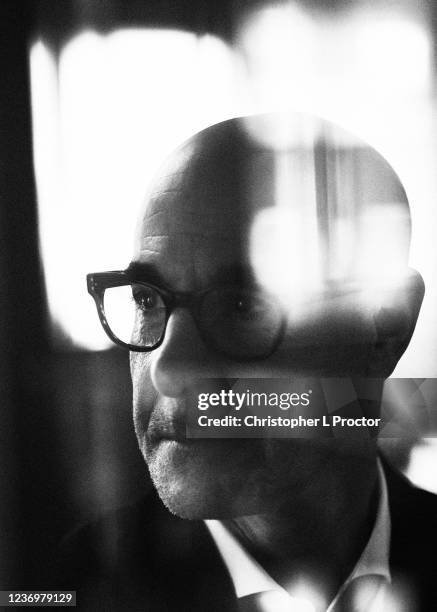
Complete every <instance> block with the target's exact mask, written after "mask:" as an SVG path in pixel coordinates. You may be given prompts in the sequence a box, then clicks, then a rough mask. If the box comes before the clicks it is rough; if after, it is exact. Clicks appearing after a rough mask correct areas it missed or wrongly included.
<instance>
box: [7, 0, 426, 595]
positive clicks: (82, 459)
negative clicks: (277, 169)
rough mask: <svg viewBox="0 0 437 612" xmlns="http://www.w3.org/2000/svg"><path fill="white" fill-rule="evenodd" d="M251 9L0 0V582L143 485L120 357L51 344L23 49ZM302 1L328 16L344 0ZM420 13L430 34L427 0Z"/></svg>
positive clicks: (21, 580)
mask: <svg viewBox="0 0 437 612" xmlns="http://www.w3.org/2000/svg"><path fill="white" fill-rule="evenodd" d="M254 4H262V3H261V2H256V3H255V2H249V1H246V2H230V1H221V2H216V1H206V0H204V1H202V0H196V1H193V0H191V1H190V0H186V1H182V0H160V1H159V0H154V1H147V2H146V1H140V0H133V1H130V2H129V1H121V0H120V1H98V0H95V1H85V0H60V1H43V0H41V1H35V2H31V1H28V2H20V1H17V0H14V1H9V0H2V2H0V32H1V35H0V75H1V88H0V198H1V205H0V312H1V319H0V353H1V355H0V394H1V422H0V491H1V502H0V528H1V536H0V586H1V588H2V589H6V588H27V589H30V588H32V587H33V586H34V585H35V586H36V585H38V584H41V581H43V580H44V576H45V575H46V572H47V571H48V563H49V559H50V558H51V556H52V553H53V551H54V549H55V546H56V542H57V541H58V539H59V538H60V537H61V535H62V534H63V533H65V532H66V531H68V530H69V529H70V528H72V526H73V525H74V524H75V522H76V521H77V520H78V519H79V520H81V519H82V520H88V519H89V518H91V517H92V516H93V515H96V514H98V513H100V512H101V511H102V510H104V509H107V508H111V507H114V506H116V505H120V504H123V503H129V502H130V501H132V500H133V499H135V498H136V497H137V496H139V495H141V494H142V493H143V492H144V490H145V488H146V487H147V486H150V485H149V484H148V479H147V478H148V477H147V474H146V468H145V466H144V464H143V462H142V459H141V457H140V455H139V451H138V449H137V446H136V441H135V437H134V434H133V430H132V426H131V408H130V403H131V398H130V394H131V389H130V380H129V368H128V355H127V354H126V353H124V352H121V351H118V350H116V349H115V350H110V351H104V352H84V351H77V350H73V348H72V347H69V346H68V345H67V344H63V343H62V342H54V341H53V340H54V339H55V340H56V330H55V331H54V330H53V329H52V327H51V324H50V322H49V318H48V313H47V304H46V296H45V290H44V277H43V271H42V266H41V260H40V254H39V246H38V229H37V208H36V195H35V194H36V192H35V180H34V171H33V163H32V139H31V114H30V88H29V64H28V52H29V46H30V44H31V42H32V41H33V40H34V39H35V38H36V37H37V36H40V37H43V38H44V40H45V41H46V42H47V43H48V44H50V46H51V49H52V51H53V53H54V54H56V55H57V54H59V51H60V49H61V48H62V46H63V45H64V44H65V43H66V42H67V41H68V40H69V39H70V38H71V37H72V36H73V35H75V34H76V33H78V32H80V31H81V30H83V29H85V28H87V29H95V30H96V31H99V32H107V31H111V30H113V29H116V28H118V27H120V26H123V27H128V26H135V27H138V26H146V25H147V26H154V27H173V28H174V27H176V28H180V29H184V30H187V31H193V32H199V33H205V32H211V33H214V34H217V35H219V36H221V37H223V38H225V39H228V40H232V37H233V33H234V24H235V22H236V19H237V17H238V15H239V13H240V12H241V11H243V10H244V9H245V8H246V7H247V6H250V7H253V6H254ZM303 4H308V5H311V6H314V5H320V6H322V7H323V8H328V9H329V10H331V11H335V10H337V9H340V8H341V7H342V5H343V4H344V2H340V1H337V2H335V1H333V0H331V1H329V2H328V1H325V2H316V1H313V2H303ZM429 9H430V11H431V13H430V14H431V15H432V21H433V31H434V32H435V31H436V29H437V28H436V24H437V21H436V20H437V5H436V3H434V2H429ZM434 39H436V37H435V36H434ZM55 346H56V347H57V348H54V347H55ZM45 588H47V589H49V588H50V584H45Z"/></svg>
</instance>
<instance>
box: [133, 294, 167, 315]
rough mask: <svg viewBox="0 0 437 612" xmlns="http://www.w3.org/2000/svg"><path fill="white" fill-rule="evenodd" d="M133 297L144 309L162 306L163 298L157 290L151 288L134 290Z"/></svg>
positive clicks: (139, 306)
mask: <svg viewBox="0 0 437 612" xmlns="http://www.w3.org/2000/svg"><path fill="white" fill-rule="evenodd" d="M132 298H133V300H134V302H135V304H136V305H137V307H138V308H140V309H141V310H143V311H147V310H154V309H155V308H159V307H161V306H162V300H161V298H160V296H159V294H158V293H157V292H156V291H153V290H151V289H146V290H145V289H141V290H139V291H135V289H134V290H133V291H132Z"/></svg>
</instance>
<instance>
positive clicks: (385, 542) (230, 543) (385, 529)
mask: <svg viewBox="0 0 437 612" xmlns="http://www.w3.org/2000/svg"><path fill="white" fill-rule="evenodd" d="M378 480H379V488H380V495H379V502H378V510H377V514H376V520H375V524H374V526H373V530H372V533H371V534H370V538H369V540H368V542H367V545H366V547H365V548H364V550H363V552H362V554H361V556H360V558H359V559H358V561H357V563H356V565H355V567H354V569H353V570H352V572H351V574H350V576H349V577H348V578H347V580H346V581H345V583H344V584H343V585H342V587H341V588H340V590H339V592H338V593H337V595H336V597H335V599H334V601H333V602H332V603H331V604H330V606H329V608H328V610H327V612H331V610H333V608H334V606H335V604H336V602H337V601H338V599H339V597H340V596H341V594H342V593H343V591H344V590H345V588H346V587H347V586H348V585H349V584H350V583H351V582H352V581H353V580H355V579H356V578H358V577H360V576H367V575H375V574H376V575H378V576H381V577H382V578H383V579H384V580H385V581H386V582H388V583H389V582H391V576H390V569H389V551H390V533H391V521H390V511H389V506H388V493H387V481H386V478H385V474H384V470H383V469H382V465H381V462H380V460H379V459H378ZM205 523H206V526H207V527H208V529H209V531H210V533H211V536H212V538H213V540H214V542H215V544H216V546H217V548H218V550H219V552H220V554H221V556H222V558H223V561H224V562H225V565H226V567H227V569H228V571H229V574H230V576H231V579H232V582H233V584H234V588H235V592H236V595H237V597H244V596H245V595H251V594H253V593H259V592H261V591H271V590H273V591H279V592H281V593H283V594H286V591H285V589H283V588H282V587H281V586H280V585H279V584H278V583H277V582H276V581H275V580H273V578H272V577H271V576H270V575H269V574H268V573H267V572H266V571H265V570H264V569H263V568H262V567H261V565H260V564H259V563H258V562H257V561H256V560H255V559H254V558H253V557H252V556H251V555H250V554H249V553H248V552H247V551H246V550H245V549H244V548H243V547H242V546H241V544H240V543H239V542H238V541H237V539H236V538H235V537H234V536H233V535H232V533H231V532H230V531H228V529H227V528H226V527H225V526H224V525H223V524H222V523H221V522H220V521H218V520H207V521H205Z"/></svg>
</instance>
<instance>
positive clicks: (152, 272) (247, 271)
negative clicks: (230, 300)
mask: <svg viewBox="0 0 437 612" xmlns="http://www.w3.org/2000/svg"><path fill="white" fill-rule="evenodd" d="M126 273H127V274H128V275H129V277H130V278H131V279H132V280H137V281H149V282H151V283H154V284H156V285H158V286H161V287H168V288H170V285H171V283H169V282H168V280H167V279H166V278H165V276H164V275H163V274H162V272H160V270H159V269H158V268H157V267H156V265H155V264H152V263H147V262H144V263H140V262H137V261H132V262H131V263H130V264H129V266H128V267H127V269H126ZM223 284H232V285H233V284H235V285H253V284H255V276H254V273H253V270H252V268H251V267H250V266H249V265H244V264H231V265H226V266H222V267H220V268H218V269H217V270H215V271H214V273H213V274H212V275H211V276H210V278H209V279H208V286H210V287H211V286H215V285H223Z"/></svg>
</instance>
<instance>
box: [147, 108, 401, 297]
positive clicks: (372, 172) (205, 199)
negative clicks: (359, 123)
mask: <svg viewBox="0 0 437 612" xmlns="http://www.w3.org/2000/svg"><path fill="white" fill-rule="evenodd" d="M175 225H177V226H178V231H183V232H184V233H185V234H186V235H188V236H191V237H193V239H194V237H196V240H197V239H198V238H199V237H200V236H205V237H206V235H208V237H209V238H208V239H209V240H211V238H212V237H213V236H214V248H216V247H218V245H219V243H221V244H222V249H223V248H225V249H226V248H227V247H226V246H225V245H228V244H230V243H232V244H233V245H234V247H237V248H238V258H239V259H250V261H251V263H252V265H253V266H254V268H255V272H256V274H257V276H258V278H259V280H260V281H261V282H264V281H265V278H264V277H270V279H272V278H275V279H276V280H275V282H276V285H275V289H276V290H280V287H279V288H278V284H280V283H281V280H280V279H278V278H277V277H278V276H280V275H282V276H283V274H282V271H283V268H284V266H285V265H286V264H290V263H291V266H290V265H289V267H288V274H289V278H290V282H292V283H294V285H296V284H297V283H299V284H300V285H304V286H305V285H308V284H309V283H310V282H311V279H312V280H315V279H317V281H318V282H323V283H325V282H332V281H335V282H338V281H342V282H350V281H351V280H356V279H357V277H359V276H360V275H361V276H362V275H363V274H365V275H367V276H369V275H372V274H373V273H378V274H381V272H384V271H386V272H387V274H386V276H389V275H390V274H391V273H392V272H394V271H396V272H398V271H399V270H400V269H402V268H404V267H405V265H406V263H407V259H408V248H409V240H410V215H409V207H408V201H407V198H406V195H405V191H404V189H403V187H402V185H401V183H400V181H399V178H398V177H397V175H396V174H395V172H394V171H393V169H392V168H391V167H390V165H389V164H388V163H387V162H386V161H385V160H384V159H383V157H382V156H381V155H380V154H379V153H377V152H376V151H375V150H374V149H373V148H371V147H370V146H368V145H366V144H365V143H363V142H362V141H360V140H359V139H357V138H356V137H353V136H351V135H350V134H348V133H346V132H345V131H344V130H342V129H340V128H339V127H337V126H334V125H332V124H329V123H327V122H325V121H322V120H320V119H318V118H314V117H310V116H307V115H300V114H296V115H291V116H290V115H286V116H284V115H261V116H255V117H249V118H237V119H232V120H229V121H225V122H223V123H220V124H217V125H214V126H211V127H209V128H207V129H205V130H203V131H202V132H200V133H198V134H196V135H195V136H193V137H192V138H191V139H189V140H188V141H187V142H186V143H184V144H183V145H182V146H181V147H180V148H179V149H178V150H177V151H176V152H175V153H173V155H171V156H170V158H169V159H168V160H167V163H166V164H165V165H164V167H163V168H162V169H161V172H160V174H159V176H158V177H157V179H156V180H155V182H154V183H153V185H152V188H151V190H150V193H149V196H148V198H147V201H146V203H145V208H144V212H143V216H142V218H141V223H140V226H139V232H138V239H137V243H136V253H137V254H138V253H139V252H140V251H141V248H142V246H143V245H142V241H144V239H145V238H146V237H147V240H148V242H149V243H150V242H153V240H154V236H155V237H157V234H161V235H162V233H163V231H169V232H171V231H172V230H173V229H174V227H175ZM298 260H300V262H302V261H305V266H306V275H307V281H305V278H304V276H303V275H302V274H300V275H299V271H298V269H296V268H299V266H300V265H301V263H300V262H298ZM275 270H276V271H275ZM278 271H280V272H278ZM296 274H297V277H296ZM293 275H294V277H293ZM299 277H300V278H299ZM283 282H284V283H285V282H286V279H285V278H284V279H283ZM270 288H271V287H270ZM304 288H305V287H304Z"/></svg>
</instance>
